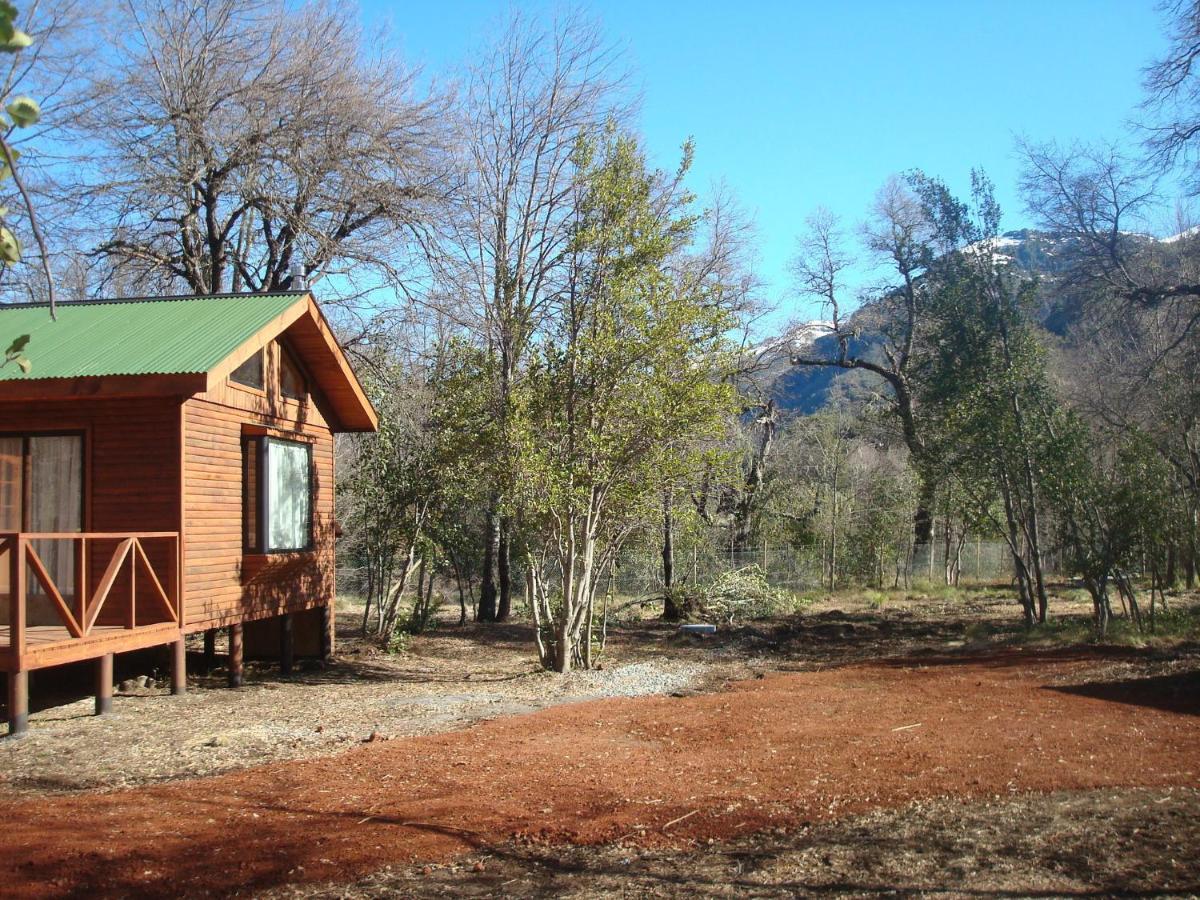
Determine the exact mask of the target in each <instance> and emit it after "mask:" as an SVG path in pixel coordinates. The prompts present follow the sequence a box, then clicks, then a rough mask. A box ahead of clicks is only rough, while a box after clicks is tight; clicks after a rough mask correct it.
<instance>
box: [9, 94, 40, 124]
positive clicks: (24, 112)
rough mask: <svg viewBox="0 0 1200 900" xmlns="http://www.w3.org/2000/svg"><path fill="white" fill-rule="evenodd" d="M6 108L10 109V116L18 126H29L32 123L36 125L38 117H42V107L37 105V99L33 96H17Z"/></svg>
mask: <svg viewBox="0 0 1200 900" xmlns="http://www.w3.org/2000/svg"><path fill="white" fill-rule="evenodd" d="M5 109H6V110H7V111H8V115H9V118H11V119H12V122H13V124H14V125H16V126H17V127H18V128H28V127H29V126H30V125H35V124H37V121H38V119H40V118H41V117H42V110H41V107H39V106H38V105H37V101H35V100H34V99H33V98H32V97H17V98H16V99H15V100H13V101H12V102H11V103H10V104H8V106H6V107H5Z"/></svg>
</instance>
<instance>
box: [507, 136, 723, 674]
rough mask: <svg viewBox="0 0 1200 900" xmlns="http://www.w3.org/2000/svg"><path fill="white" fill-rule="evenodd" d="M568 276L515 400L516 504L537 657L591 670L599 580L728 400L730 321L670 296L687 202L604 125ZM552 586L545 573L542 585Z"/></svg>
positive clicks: (712, 429) (675, 184) (687, 468)
mask: <svg viewBox="0 0 1200 900" xmlns="http://www.w3.org/2000/svg"><path fill="white" fill-rule="evenodd" d="M576 154H577V155H576V159H577V165H578V169H579V171H580V173H581V174H580V177H579V179H578V182H577V185H576V189H577V190H578V192H579V194H578V205H577V209H578V215H577V220H576V222H575V226H574V229H573V236H572V243H571V278H570V280H569V282H568V285H567V288H566V290H565V291H564V293H563V298H562V301H561V305H560V306H559V308H558V309H557V310H556V314H555V316H554V318H553V321H552V322H551V323H549V324H548V327H547V329H546V332H545V337H544V339H543V341H542V342H541V344H540V346H539V347H538V352H537V354H536V356H535V358H534V360H533V363H532V365H531V369H530V372H529V376H528V379H527V381H526V385H525V390H524V391H523V392H522V394H521V396H520V397H519V398H517V404H516V412H515V415H514V419H513V421H514V423H515V424H517V425H519V432H518V433H519V435H520V451H521V452H520V460H521V465H520V478H519V491H520V499H521V503H522V508H523V509H524V510H525V511H526V516H527V518H528V520H529V525H530V531H531V532H532V533H534V534H536V535H537V536H538V539H537V540H535V541H530V543H529V544H528V545H527V559H528V565H529V572H530V576H531V580H532V582H533V584H532V588H533V590H532V594H533V608H534V615H535V618H536V621H537V626H538V642H539V651H540V655H541V659H542V662H543V664H544V665H545V666H546V667H547V668H552V669H554V670H555V671H559V672H564V671H567V670H568V669H570V668H572V667H573V666H575V665H577V664H578V665H583V666H588V665H590V664H591V623H592V616H593V601H594V598H595V594H596V589H597V585H598V582H599V578H600V576H601V574H602V573H604V572H606V570H607V567H608V564H609V562H610V561H611V560H612V559H613V558H614V556H615V554H616V553H617V552H618V551H619V550H620V548H621V546H622V544H623V543H624V541H625V540H626V539H627V538H628V537H629V536H630V534H631V533H633V532H634V531H635V530H636V529H637V528H638V527H640V526H642V525H645V524H649V523H653V522H657V521H660V517H661V514H662V508H661V502H662V498H661V486H662V485H663V484H664V482H665V483H671V482H672V481H682V480H683V478H684V476H685V475H689V474H693V473H695V472H698V471H700V469H701V467H702V463H703V460H702V458H701V456H702V453H703V451H702V449H701V447H702V445H703V440H702V439H703V438H705V437H706V436H710V437H711V436H716V435H718V434H719V432H720V430H721V429H723V428H724V426H725V423H726V421H727V416H728V413H729V410H730V409H731V408H732V404H733V403H734V402H735V396H734V391H733V390H732V388H731V387H730V386H729V384H728V382H727V381H726V380H725V379H722V378H721V377H720V374H721V369H722V367H723V366H724V365H725V358H726V348H725V343H726V341H725V337H724V335H725V332H726V330H727V329H728V327H729V325H730V320H729V316H728V314H727V313H726V312H725V311H724V310H723V309H722V308H721V307H720V306H717V305H714V304H711V303H708V302H706V296H705V293H704V292H703V291H687V290H680V289H679V284H678V283H677V282H676V281H675V280H673V279H672V278H671V275H670V272H669V271H668V270H667V266H666V263H667V261H668V259H669V258H670V256H671V254H672V253H673V252H674V251H675V250H677V249H678V248H679V247H680V246H683V245H685V244H686V243H687V242H688V241H689V240H690V239H691V237H692V234H693V230H694V227H695V223H696V217H695V215H694V214H692V213H691V210H690V207H691V203H692V198H691V197H690V195H688V194H687V193H686V192H685V191H683V190H682V188H681V181H682V178H683V176H684V174H685V173H686V171H687V166H688V164H689V163H690V153H687V154H685V157H684V163H683V165H682V166H681V167H680V169H679V170H678V172H676V173H675V175H674V177H670V176H667V175H664V174H663V173H661V172H654V171H650V170H648V169H647V166H646V161H645V157H644V155H643V152H642V151H641V149H640V148H639V146H638V144H637V142H636V140H634V139H633V138H632V137H630V136H628V135H625V134H622V133H620V132H618V131H617V130H616V129H615V128H612V127H610V128H609V129H607V130H606V131H605V132H604V133H603V134H600V135H597V136H595V137H592V138H588V139H584V140H582V141H581V142H580V145H579V146H578V148H577V150H576ZM548 575H549V576H550V577H549V578H548V577H547V576H548Z"/></svg>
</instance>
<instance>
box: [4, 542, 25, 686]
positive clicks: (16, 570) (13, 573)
mask: <svg viewBox="0 0 1200 900" xmlns="http://www.w3.org/2000/svg"><path fill="white" fill-rule="evenodd" d="M9 564H10V566H11V569H10V574H9V580H8V587H9V594H8V645H9V647H10V648H11V649H12V656H13V662H14V663H15V665H14V666H13V668H14V669H20V668H21V667H22V663H23V662H24V660H23V657H24V656H25V538H24V537H23V536H22V535H20V534H16V535H13V538H12V552H11V558H10V559H9Z"/></svg>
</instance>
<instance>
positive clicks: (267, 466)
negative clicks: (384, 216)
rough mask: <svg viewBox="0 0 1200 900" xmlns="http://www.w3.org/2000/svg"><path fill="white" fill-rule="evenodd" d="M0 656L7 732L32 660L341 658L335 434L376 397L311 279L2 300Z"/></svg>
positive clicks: (368, 422)
mask: <svg viewBox="0 0 1200 900" xmlns="http://www.w3.org/2000/svg"><path fill="white" fill-rule="evenodd" d="M21 334H28V335H30V341H29V343H28V345H27V347H26V349H25V355H26V356H27V358H28V359H29V361H30V363H31V368H30V371H29V372H28V373H25V372H22V371H21V369H20V367H18V366H17V365H16V364H14V363H9V364H8V365H6V366H4V367H3V368H0V670H2V671H4V672H5V673H6V678H7V683H8V695H7V696H8V702H7V716H8V723H9V733H10V734H11V733H19V732H20V731H22V730H23V729H24V728H25V727H26V724H27V718H28V673H29V672H30V671H31V670H35V669H43V668H46V667H50V666H57V665H61V664H64V663H72V662H79V661H83V660H95V661H96V676H97V686H96V698H97V699H96V706H97V712H104V711H105V710H107V709H108V708H109V706H110V705H111V696H112V681H113V675H112V673H113V654H115V653H123V652H127V651H131V650H138V649H142V648H146V647H154V646H159V645H170V647H171V650H172V652H171V658H172V666H171V671H172V679H171V683H172V689H173V690H174V691H176V692H181V691H182V690H184V687H185V684H186V673H185V659H186V655H185V650H184V648H185V641H184V638H185V636H186V635H188V634H191V633H193V632H201V631H202V632H205V637H206V647H205V649H206V652H208V653H210V654H211V652H212V650H213V642H214V638H215V636H216V634H217V632H216V630H217V629H221V628H227V629H228V631H229V673H230V682H231V683H232V684H235V685H236V684H240V682H241V673H242V659H243V647H244V646H245V644H246V643H247V642H248V643H250V644H251V645H255V644H257V645H259V646H262V645H264V644H265V643H270V642H271V641H275V644H274V646H276V647H277V648H278V651H279V655H280V664H281V667H283V668H284V669H285V670H289V669H290V666H291V659H292V655H293V653H295V652H297V651H298V650H307V651H308V652H311V653H321V654H328V653H329V652H330V650H331V648H332V629H333V621H332V620H333V616H332V610H333V603H334V536H335V530H336V524H335V521H334V509H333V500H334V468H333V455H334V454H333V435H334V434H335V433H338V432H345V431H373V430H375V428H376V427H377V425H378V421H377V418H376V415H375V411H374V410H373V409H372V407H371V404H370V402H369V401H368V400H367V398H366V395H365V394H364V393H363V390H362V386H361V385H360V384H359V382H358V380H357V378H356V377H355V375H354V372H353V370H352V369H351V367H350V365H349V363H348V362H347V360H346V357H345V355H344V354H343V353H342V351H341V348H340V347H339V346H338V342H337V340H336V339H335V338H334V336H333V333H332V332H331V330H330V328H329V324H328V323H327V322H326V320H325V318H324V316H323V315H322V313H321V310H320V308H319V307H318V305H317V303H316V302H315V300H314V299H313V297H312V296H311V294H309V293H308V292H307V291H297V292H287V293H276V294H230V295H215V296H201V297H152V298H133V299H120V300H103V301H94V302H91V301H89V302H78V303H64V304H59V306H58V315H57V321H51V320H50V315H49V310H48V308H47V307H46V306H45V305H38V304H30V305H13V306H0V345H2V346H5V347H7V346H8V344H9V343H10V342H11V341H12V340H13V339H14V338H15V337H16V336H18V335H21Z"/></svg>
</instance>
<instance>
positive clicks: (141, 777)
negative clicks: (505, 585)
mask: <svg viewBox="0 0 1200 900" xmlns="http://www.w3.org/2000/svg"><path fill="white" fill-rule="evenodd" d="M348 649H349V650H352V651H354V652H352V653H351V654H350V655H349V656H348V657H346V658H344V659H343V661H342V662H340V663H339V664H337V665H334V666H332V667H331V668H329V669H328V670H325V671H322V672H316V673H304V674H300V675H297V676H296V677H295V678H293V679H291V680H288V681H282V680H279V679H278V677H277V675H276V673H275V672H274V671H273V670H272V669H271V668H270V667H267V666H262V667H254V666H251V667H249V668H248V672H247V675H248V677H247V683H246V685H245V686H244V687H242V688H239V689H237V690H230V689H229V688H227V687H225V686H224V685H223V682H222V679H221V678H220V677H219V676H213V677H209V678H193V679H192V683H191V684H190V685H189V690H188V693H187V694H186V695H184V696H182V697H172V696H171V695H170V694H169V693H168V692H167V691H166V690H164V689H155V688H148V689H137V690H132V691H128V692H125V693H121V694H118V695H117V696H116V697H115V698H114V703H113V712H112V713H111V714H109V715H107V716H100V717H96V716H93V715H92V710H93V701H92V700H91V698H85V699H81V700H78V701H76V702H73V703H68V704H65V705H61V706H55V707H52V708H50V709H46V710H42V711H40V712H36V713H34V715H33V716H32V717H31V720H30V725H31V727H30V731H29V733H28V734H27V735H25V736H24V737H21V738H18V739H15V740H12V741H9V740H0V787H2V788H3V789H4V790H6V791H8V792H10V793H12V792H17V793H30V792H35V793H36V792H47V791H50V792H60V791H75V790H85V789H118V788H125V787H133V786H136V785H141V784H148V783H153V782H160V781H169V780H173V779H177V778H187V777H198V776H208V775H215V774H219V773H221V772H227V771H231V770H234V769H240V768H245V767H247V766H252V765H258V764H261V763H265V762H270V761H273V760H284V759H301V758H306V757H312V756H321V755H327V754H331V753H337V752H340V751H343V750H346V749H348V748H350V747H353V746H357V745H359V744H361V743H364V742H371V741H378V740H389V739H392V738H397V737H405V736H412V735H421V734H431V733H435V732H439V731H448V730H453V729H455V728H462V727H466V726H468V725H470V724H473V723H475V722H479V721H483V720H486V719H492V718H496V717H498V716H511V715H519V714H522V713H528V712H534V711H536V710H539V709H544V708H545V707H547V706H553V705H557V704H562V703H573V702H581V701H585V700H596V699H601V698H605V697H634V696H643V695H646V694H669V693H676V692H681V691H686V690H690V689H693V688H694V687H695V686H697V685H698V684H699V683H700V682H701V680H702V679H704V678H705V677H706V676H708V675H710V674H712V673H713V671H714V669H715V668H716V667H714V666H713V665H710V664H704V663H699V662H688V661H683V660H676V659H672V658H669V657H657V658H654V659H651V660H649V661H645V662H638V663H632V664H628V665H619V664H618V665H613V666H611V667H610V668H606V669H599V670H594V671H590V672H572V673H569V674H567V675H555V674H553V673H549V672H543V671H541V670H540V669H537V668H536V666H535V665H534V664H532V663H531V661H530V659H529V655H528V652H527V651H523V650H520V649H515V650H511V651H505V650H501V651H498V652H485V651H484V650H483V649H482V648H480V652H479V653H478V654H477V655H476V658H475V659H472V661H471V662H472V663H473V664H474V666H475V667H476V668H473V669H472V670H471V671H466V672H464V671H462V666H463V660H461V659H456V658H454V656H452V655H450V651H451V650H453V649H454V645H453V642H452V639H451V638H448V637H430V638H428V639H425V640H424V643H423V644H422V645H421V650H420V652H419V653H414V654H405V655H400V656H388V655H386V654H378V653H377V652H375V651H374V650H373V649H370V648H364V647H361V646H359V647H350V648H348ZM456 667H457V671H455V669H456ZM101 748H107V749H105V750H104V751H103V752H100V751H101Z"/></svg>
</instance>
